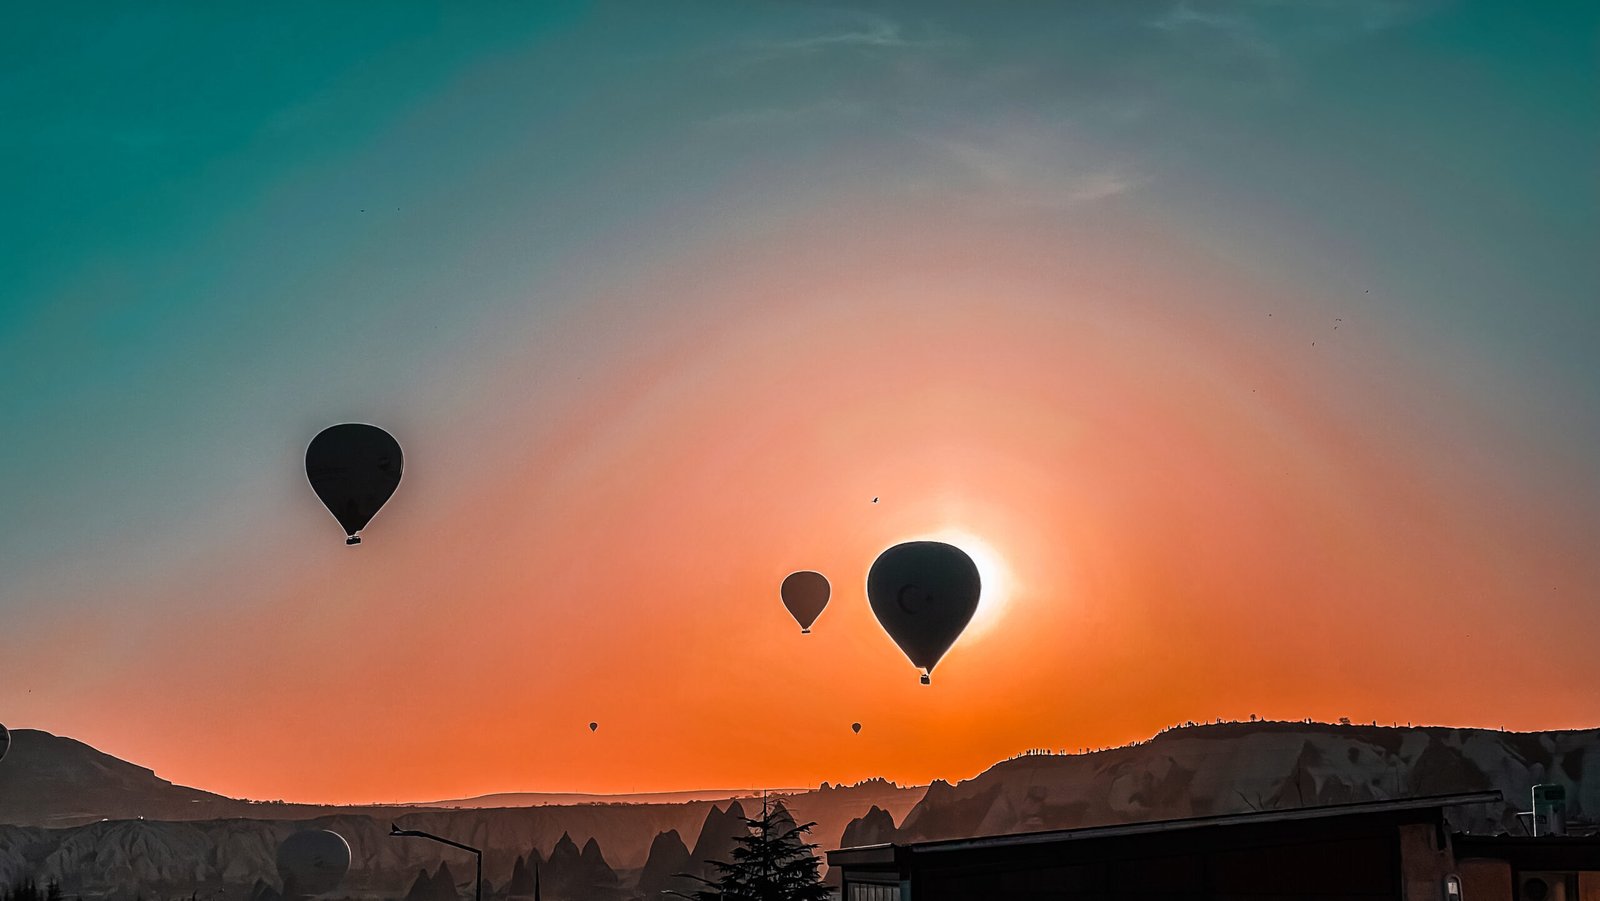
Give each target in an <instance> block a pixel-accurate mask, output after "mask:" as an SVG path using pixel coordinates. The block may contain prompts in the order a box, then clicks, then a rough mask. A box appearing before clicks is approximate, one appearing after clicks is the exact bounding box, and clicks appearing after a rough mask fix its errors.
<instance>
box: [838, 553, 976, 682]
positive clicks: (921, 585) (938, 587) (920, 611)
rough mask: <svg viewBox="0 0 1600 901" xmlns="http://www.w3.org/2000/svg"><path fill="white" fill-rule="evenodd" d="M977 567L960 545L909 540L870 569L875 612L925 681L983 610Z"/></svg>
mask: <svg viewBox="0 0 1600 901" xmlns="http://www.w3.org/2000/svg"><path fill="white" fill-rule="evenodd" d="M982 589H983V583H982V580H981V579H980V578H979V576H978V565H977V564H976V563H973V562H972V558H971V557H969V556H967V554H966V552H965V551H963V550H961V549H960V548H958V547H956V546H954V545H950V544H945V543H943V542H939V541H908V542H906V543H904V544H897V545H895V546H894V547H892V548H889V549H888V550H886V551H884V552H883V553H882V554H879V555H878V559H877V560H874V561H873V563H872V569H870V570H869V571H868V572H867V600H868V601H869V602H870V603H871V605H872V615H873V616H876V617H877V618H878V623H879V624H880V625H882V626H883V630H884V631H885V632H888V633H889V637H890V638H892V639H894V643H895V644H897V645H899V646H900V650H901V651H903V652H905V655H906V657H907V658H909V659H910V660H911V662H912V664H913V665H915V666H916V667H917V668H919V669H921V670H922V684H924V685H927V684H928V683H929V682H930V681H932V675H933V668H934V667H935V666H938V665H939V661H940V660H941V659H942V658H943V657H944V655H945V653H946V652H948V651H949V650H950V646H951V645H953V644H955V642H956V639H957V638H960V637H961V632H962V630H964V629H966V627H967V623H970V622H972V616H973V614H975V613H977V612H978V596H979V594H980V593H981V592H982Z"/></svg>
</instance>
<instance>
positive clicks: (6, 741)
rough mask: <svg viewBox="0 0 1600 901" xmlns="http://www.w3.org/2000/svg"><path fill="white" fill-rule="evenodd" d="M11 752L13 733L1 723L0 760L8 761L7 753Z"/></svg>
mask: <svg viewBox="0 0 1600 901" xmlns="http://www.w3.org/2000/svg"><path fill="white" fill-rule="evenodd" d="M9 750H11V732H10V731H9V730H7V729H6V727H5V724H3V723H0V760H5V759H6V752H7V751H9Z"/></svg>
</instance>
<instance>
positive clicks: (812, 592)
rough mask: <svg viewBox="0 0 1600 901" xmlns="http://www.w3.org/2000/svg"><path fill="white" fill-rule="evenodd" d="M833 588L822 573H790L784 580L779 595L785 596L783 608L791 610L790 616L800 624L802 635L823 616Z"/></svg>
mask: <svg viewBox="0 0 1600 901" xmlns="http://www.w3.org/2000/svg"><path fill="white" fill-rule="evenodd" d="M831 592H832V588H831V587H830V586H829V585H828V578H827V577H826V576H824V575H823V574H822V573H815V572H811V571H810V570H803V571H801V572H797V573H790V574H789V576H788V578H786V579H784V580H783V587H782V589H780V590H779V593H780V594H782V595H783V606H785V607H788V608H789V615H790V616H793V617H794V621H795V622H797V623H799V624H800V632H801V634H808V633H810V631H811V624H812V623H814V622H816V621H817V617H819V616H821V615H822V609H823V608H824V607H826V606H828V595H829V594H830V593H831Z"/></svg>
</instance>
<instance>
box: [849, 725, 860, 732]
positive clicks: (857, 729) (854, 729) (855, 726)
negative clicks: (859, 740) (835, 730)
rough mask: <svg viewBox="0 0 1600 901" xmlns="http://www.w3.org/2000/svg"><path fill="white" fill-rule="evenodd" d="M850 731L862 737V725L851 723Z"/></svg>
mask: <svg viewBox="0 0 1600 901" xmlns="http://www.w3.org/2000/svg"><path fill="white" fill-rule="evenodd" d="M850 731H851V732H854V733H856V734H857V735H860V734H861V724H860V723H851V724H850Z"/></svg>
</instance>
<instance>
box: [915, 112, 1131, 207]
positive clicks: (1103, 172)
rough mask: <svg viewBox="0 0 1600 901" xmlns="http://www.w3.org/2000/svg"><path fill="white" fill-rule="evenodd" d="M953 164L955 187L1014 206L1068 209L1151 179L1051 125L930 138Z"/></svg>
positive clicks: (1128, 188)
mask: <svg viewBox="0 0 1600 901" xmlns="http://www.w3.org/2000/svg"><path fill="white" fill-rule="evenodd" d="M924 141H925V142H926V143H927V144H928V145H929V146H930V147H932V148H933V149H934V150H935V151H936V152H938V153H939V154H940V155H941V156H942V157H943V158H944V159H945V160H946V161H947V162H948V163H949V170H950V172H951V173H952V175H953V176H954V177H953V178H952V179H951V181H950V182H949V184H951V185H953V186H956V187H959V188H963V189H965V190H968V191H972V192H975V193H979V194H983V195H986V196H988V197H989V198H991V199H993V200H997V201H999V202H1001V203H1003V204H1005V205H1006V206H1009V207H1031V208H1047V209H1064V208H1068V207H1075V206H1079V205H1083V204H1088V203H1093V202H1095V201H1100V200H1105V199H1107V198H1110V197H1115V196H1117V195H1119V194H1125V193H1127V192H1129V191H1132V190H1134V189H1135V188H1137V187H1139V186H1140V185H1142V184H1144V183H1145V182H1146V181H1148V179H1147V178H1146V177H1144V176H1142V175H1140V174H1138V173H1137V172H1135V171H1133V169H1132V168H1131V167H1130V166H1129V165H1128V164H1126V163H1118V162H1114V161H1112V160H1110V159H1108V158H1106V156H1105V155H1104V154H1101V153H1099V152H1097V151H1096V150H1094V149H1093V148H1092V147H1090V146H1089V145H1088V144H1087V143H1086V142H1084V141H1081V140H1079V139H1077V138H1076V137H1075V136H1074V135H1073V134H1072V133H1071V132H1070V130H1069V129H1068V128H1066V127H1063V126H1059V125H1052V124H1046V123H1029V124H1010V125H1005V126H1002V127H999V128H995V129H993V130H990V131H988V132H986V133H984V134H982V135H965V136H960V137H951V136H939V137H927V138H924Z"/></svg>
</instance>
